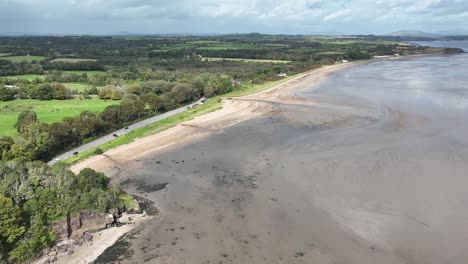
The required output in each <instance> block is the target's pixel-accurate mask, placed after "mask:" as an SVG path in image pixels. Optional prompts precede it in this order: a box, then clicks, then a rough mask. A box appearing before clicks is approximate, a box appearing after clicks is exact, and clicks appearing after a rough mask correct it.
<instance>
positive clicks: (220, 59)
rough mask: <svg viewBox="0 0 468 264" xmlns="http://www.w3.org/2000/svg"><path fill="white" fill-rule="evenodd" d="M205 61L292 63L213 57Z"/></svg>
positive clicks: (206, 58)
mask: <svg viewBox="0 0 468 264" xmlns="http://www.w3.org/2000/svg"><path fill="white" fill-rule="evenodd" d="M203 60H204V61H205V60H206V61H222V60H228V61H244V62H264V63H290V62H291V61H287V60H261V59H238V58H212V57H205V58H203Z"/></svg>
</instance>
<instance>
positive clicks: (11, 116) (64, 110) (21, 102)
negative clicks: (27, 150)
mask: <svg viewBox="0 0 468 264" xmlns="http://www.w3.org/2000/svg"><path fill="white" fill-rule="evenodd" d="M118 103H119V101H112V100H108V101H104V100H100V99H98V98H97V97H93V98H92V99H83V100H79V99H77V98H76V99H72V100H51V101H40V100H34V99H17V100H13V101H7V102H0V136H15V135H16V133H17V132H16V129H15V128H14V125H15V123H16V118H17V116H18V115H19V114H20V113H21V112H22V111H25V110H32V111H35V112H36V113H37V116H38V118H39V120H40V121H42V122H46V123H49V124H50V123H53V122H60V121H62V119H63V118H64V117H70V116H76V115H79V114H80V113H81V112H83V111H85V110H87V111H91V112H101V111H102V110H104V108H106V107H107V106H109V105H113V104H118Z"/></svg>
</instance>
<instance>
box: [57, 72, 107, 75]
mask: <svg viewBox="0 0 468 264" xmlns="http://www.w3.org/2000/svg"><path fill="white" fill-rule="evenodd" d="M64 72H66V73H70V74H83V73H86V74H87V75H88V76H94V75H98V74H103V73H106V72H105V71H64Z"/></svg>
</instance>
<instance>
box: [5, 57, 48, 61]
mask: <svg viewBox="0 0 468 264" xmlns="http://www.w3.org/2000/svg"><path fill="white" fill-rule="evenodd" d="M0 59H1V60H9V61H15V62H21V61H42V60H45V59H47V57H43V56H9V57H1V58H0Z"/></svg>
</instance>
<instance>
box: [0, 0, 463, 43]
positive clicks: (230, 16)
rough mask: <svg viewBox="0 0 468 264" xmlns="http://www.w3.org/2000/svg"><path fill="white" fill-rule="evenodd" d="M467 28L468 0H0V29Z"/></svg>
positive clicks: (90, 31)
mask: <svg viewBox="0 0 468 264" xmlns="http://www.w3.org/2000/svg"><path fill="white" fill-rule="evenodd" d="M400 30H421V31H426V32H432V33H435V32H450V33H452V32H453V31H456V32H463V33H467V34H468V0H0V33H12V32H16V33H35V34H102V35H105V34H116V33H120V32H128V33H142V34H172V33H178V34H217V33H218V34H219V33H221V34H222V33H251V32H259V33H265V34H387V33H391V32H395V31H400Z"/></svg>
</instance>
